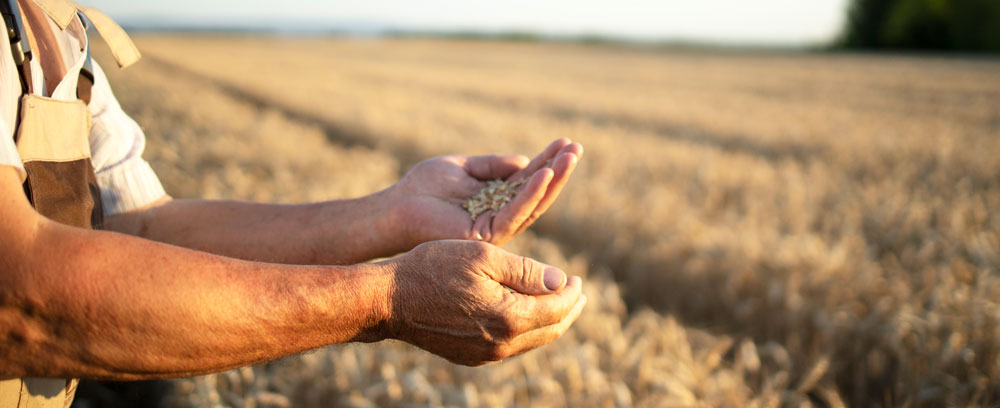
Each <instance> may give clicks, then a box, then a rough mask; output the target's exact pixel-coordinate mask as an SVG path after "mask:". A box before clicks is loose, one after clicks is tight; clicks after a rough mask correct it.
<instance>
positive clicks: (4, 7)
mask: <svg viewBox="0 0 1000 408" xmlns="http://www.w3.org/2000/svg"><path fill="white" fill-rule="evenodd" d="M0 13H2V14H3V22H4V24H6V25H7V38H8V39H10V51H11V53H12V54H14V55H13V56H14V63H15V64H17V65H18V66H21V65H24V62H25V61H28V60H30V59H31V45H30V44H29V43H28V36H27V35H26V34H25V33H24V22H22V21H21V9H20V8H19V7H18V6H17V0H0Z"/></svg>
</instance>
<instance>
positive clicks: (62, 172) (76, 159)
mask: <svg viewBox="0 0 1000 408" xmlns="http://www.w3.org/2000/svg"><path fill="white" fill-rule="evenodd" d="M30 1H34V2H35V5H36V6H37V7H38V9H40V10H42V11H44V13H45V15H46V16H47V17H48V18H51V19H52V20H53V21H54V22H55V23H56V24H57V26H59V28H61V29H64V30H65V29H66V27H67V26H68V25H69V24H71V23H73V21H74V20H73V19H74V18H77V12H80V13H83V14H84V15H85V16H86V17H87V18H88V19H89V20H90V22H91V23H93V24H94V25H95V26H96V27H97V29H98V31H99V32H100V33H101V34H102V36H104V37H105V40H106V41H107V42H108V44H109V46H111V49H112V54H113V55H114V56H115V59H116V60H117V61H118V64H119V65H121V66H122V67H124V66H127V65H130V64H131V63H134V62H135V61H136V60H138V57H139V54H138V51H137V50H135V46H134V45H132V43H131V40H130V39H129V38H128V37H127V35H125V32H124V31H123V30H122V29H121V27H118V25H117V24H115V23H114V22H112V21H111V19H110V18H108V17H107V16H105V15H104V14H103V13H101V12H99V11H97V10H94V9H92V8H89V7H82V6H77V5H75V4H74V3H72V2H70V1H66V0H30ZM25 14H26V13H22V16H23V15H25ZM35 17H37V16H35ZM81 20H82V19H81ZM35 21H38V20H37V19H36V20H35ZM81 24H82V21H81ZM84 27H85V26H84ZM27 28H28V31H29V33H30V31H31V26H30V25H29V26H28V27H27ZM34 29H35V30H39V31H40V30H47V27H43V28H39V27H37V26H36V27H34ZM83 32H84V33H85V32H86V29H85V28H83ZM38 34H39V35H50V36H51V33H38ZM28 36H29V38H31V37H34V36H33V35H31V34H29V35H28ZM32 39H33V40H35V39H34V38H32ZM37 42H38V43H40V44H41V45H42V46H43V47H45V46H46V44H45V43H44V42H42V41H40V40H39V41H37ZM82 43H83V44H84V45H83V47H84V50H83V52H84V53H85V54H84V55H85V56H86V57H85V58H81V59H80V60H79V61H77V62H76V63H75V64H74V65H73V66H70V67H68V68H67V69H66V74H67V75H65V76H63V77H62V78H61V81H60V82H59V83H58V85H57V86H56V88H55V89H54V91H53V92H52V94H53V95H55V94H60V93H61V94H65V93H66V92H67V91H69V92H72V91H73V90H75V91H76V92H75V94H76V97H77V99H75V100H64V99H55V98H51V97H46V96H42V95H38V94H35V93H34V92H32V90H31V89H30V88H31V86H30V85H29V89H28V90H27V92H25V94H24V95H22V96H21V104H20V112H19V117H18V119H19V120H18V124H17V129H16V131H15V132H14V140H15V144H16V145H17V151H18V154H19V155H20V157H21V161H22V162H23V163H24V170H25V173H27V179H26V180H25V182H24V191H25V194H26V195H27V197H28V200H29V201H30V202H31V205H32V206H33V207H34V208H35V210H36V211H38V213H39V214H41V215H43V216H45V217H47V218H49V219H52V220H54V221H57V222H60V223H63V224H66V225H70V226H74V227H79V228H88V229H90V228H93V229H100V228H101V226H102V224H103V220H104V219H103V217H104V211H103V208H102V206H101V193H100V189H99V188H98V185H97V177H96V175H95V173H94V168H93V165H92V164H91V161H90V126H91V115H90V111H89V110H88V109H87V103H88V102H89V100H90V91H91V87H92V86H93V82H92V78H93V77H92V76H89V75H88V72H87V70H86V69H85V68H84V66H85V65H88V64H89V62H90V56H89V51H90V50H89V47H90V44H89V41H86V37H85V34H84V36H83V41H82ZM31 45H32V50H34V51H38V50H39V48H38V46H37V45H36V44H35V43H32V44H31ZM51 45H52V44H51V43H49V44H48V46H51ZM0 57H9V56H0ZM36 58H38V54H36ZM74 72H78V73H79V75H72V74H74ZM39 74H40V73H33V74H32V75H39ZM27 83H29V84H30V80H28V81H27ZM60 91H61V92H60ZM77 383H78V380H76V379H61V378H15V379H6V380H0V408H64V407H69V406H70V404H71V403H72V402H73V396H74V393H75V391H76V386H77Z"/></svg>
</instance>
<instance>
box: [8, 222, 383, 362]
mask: <svg viewBox="0 0 1000 408" xmlns="http://www.w3.org/2000/svg"><path fill="white" fill-rule="evenodd" d="M31 242H34V243H37V245H28V246H26V247H24V250H25V251H23V253H12V252H10V251H11V250H10V249H8V252H6V253H5V254H4V257H5V258H6V259H5V260H3V262H2V264H3V265H2V266H3V267H4V268H6V269H7V272H5V273H4V274H0V288H2V289H0V295H2V297H0V330H2V333H3V334H4V335H3V342H2V343H3V344H2V347H0V359H2V361H3V364H0V377H4V376H51V377H87V378H111V379H141V378H156V377H170V376H187V375H194V374H199V373H207V372H214V371H220V370H224V369H227V368H232V367H237V366H241V365H246V364H250V363H254V362H259V361H263V360H268V359H273V358H277V357H280V356H283V355H287V354H292V353H296V352H300V351H303V350H307V349H311V348H315V347H319V346H323V345H326V344H331V343H339V342H345V341H351V340H374V339H373V338H372V333H373V330H374V329H375V327H377V326H378V324H379V323H380V321H381V320H382V319H383V317H384V316H385V315H386V314H387V313H388V311H386V310H384V309H385V308H386V307H387V306H386V305H387V302H388V294H387V293H386V290H387V288H388V287H390V286H389V285H390V284H391V282H389V278H388V274H387V273H385V271H384V270H382V269H381V267H380V266H377V265H361V266H356V267H301V266H300V267H294V266H278V265H272V264H263V263H252V262H246V261H239V260H235V259H229V258H223V257H219V256H214V255H210V254H205V253H199V252H195V251H191V250H187V249H183V248H177V247H173V246H169V245H164V244H159V243H155V242H151V241H146V240H142V239H137V238H133V237H128V236H125V235H121V234H115V233H109V232H94V231H85V230H80V229H74V228H69V227H65V226H62V225H58V224H55V223H53V222H51V221H47V220H42V221H41V222H39V223H38V227H37V231H36V232H35V233H34V234H33V239H32V240H31ZM14 258H19V259H16V262H12V260H13V259H14ZM376 336H377V335H376Z"/></svg>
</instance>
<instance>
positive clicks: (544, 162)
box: [105, 139, 583, 265]
mask: <svg viewBox="0 0 1000 408" xmlns="http://www.w3.org/2000/svg"><path fill="white" fill-rule="evenodd" d="M582 153H583V147H582V146H580V145H579V144H577V143H572V142H571V141H570V140H568V139H559V140H556V141H555V142H553V143H552V144H550V145H549V146H548V147H547V148H546V149H545V150H544V151H543V152H542V153H540V154H539V155H538V156H536V157H535V158H534V160H531V161H529V160H528V159H527V158H526V157H521V156H474V157H468V156H446V157H439V158H435V159H430V160H427V161H424V162H422V163H420V164H418V165H417V166H415V167H414V168H413V169H412V170H410V171H409V172H408V173H407V174H406V175H405V176H404V177H403V179H402V180H401V181H400V182H399V183H397V184H396V185H394V186H392V187H390V188H388V189H386V190H383V191H380V192H378V193H375V194H372V195H369V196H366V197H361V198H356V199H349V200H336V201H328V202H322V203H315V204H303V205H278V204H262V203H250V202H240V201H205V200H169V201H165V202H163V203H160V204H159V205H156V206H153V207H150V208H146V209H142V210H137V211H133V212H129V213H125V214H120V215H116V216H113V217H109V218H108V220H107V221H106V223H105V227H106V228H108V229H110V230H113V231H118V232H122V233H125V234H129V235H135V236H140V237H143V238H147V239H151V240H154V241H159V242H166V243H170V244H174V245H178V246H182V247H185V248H192V249H197V250H201V251H206V252H210V253H214V254H218V255H225V256H231V257H234V258H240V259H246V260H253V261H264V262H276V263H286V264H303V265H304V264H325V265H347V264H352V263H356V262H362V261H366V260H369V259H372V258H377V257H384V256H391V255H394V254H397V253H400V252H404V251H407V250H409V249H411V248H413V247H414V246H417V245H419V244H421V243H423V242H427V241H433V240H441V239H471V240H483V241H487V242H490V243H493V244H496V245H502V244H503V243H505V242H507V241H509V240H510V239H511V238H513V237H514V235H516V234H517V233H519V232H521V231H523V230H524V229H526V228H527V227H528V226H529V225H531V224H532V223H533V222H534V221H535V220H536V219H537V218H538V217H539V216H540V215H541V214H542V213H544V212H545V210H546V209H547V208H548V207H549V206H550V205H551V204H552V202H553V201H554V200H555V199H556V197H557V196H558V195H559V192H560V191H561V190H562V187H563V186H564V185H565V184H566V182H567V180H568V179H569V176H570V174H571V173H572V172H573V169H574V168H575V166H576V162H577V160H578V159H579V157H580V155H581V154H582ZM496 178H510V179H511V181H518V180H522V179H523V180H524V181H526V182H525V183H524V186H523V187H522V189H521V192H520V193H519V194H518V197H517V198H516V199H515V200H514V201H512V202H511V203H510V204H509V205H507V206H506V207H504V209H503V210H501V211H500V212H499V213H498V214H493V213H488V214H483V215H481V216H479V217H478V218H477V219H475V220H470V218H469V216H468V213H466V211H465V210H464V209H462V207H461V203H462V202H463V201H465V199H466V198H468V197H470V196H472V195H474V194H475V193H476V192H478V191H479V190H480V189H482V188H483V187H484V186H485V182H484V181H483V180H490V179H496Z"/></svg>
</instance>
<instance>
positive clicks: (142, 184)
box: [0, 17, 166, 215]
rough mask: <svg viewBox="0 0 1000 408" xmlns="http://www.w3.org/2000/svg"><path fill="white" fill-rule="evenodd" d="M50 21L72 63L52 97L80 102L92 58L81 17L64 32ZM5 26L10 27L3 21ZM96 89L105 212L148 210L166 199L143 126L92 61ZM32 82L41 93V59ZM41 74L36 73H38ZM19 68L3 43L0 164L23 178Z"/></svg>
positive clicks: (96, 149)
mask: <svg viewBox="0 0 1000 408" xmlns="http://www.w3.org/2000/svg"><path fill="white" fill-rule="evenodd" d="M48 20H49V25H50V26H51V27H52V30H53V33H54V34H55V36H56V39H57V41H58V42H59V45H60V48H61V51H62V52H63V60H64V61H66V64H67V72H66V76H65V77H63V79H62V81H61V82H60V83H59V85H58V86H57V87H56V89H55V90H54V91H53V93H52V95H43V96H49V97H51V98H55V99H61V100H76V82H77V78H78V77H79V72H80V68H81V67H82V66H83V63H84V61H85V59H86V56H87V47H89V44H88V43H87V39H86V30H85V28H84V27H83V24H82V23H81V22H80V19H79V17H76V18H74V19H73V21H72V22H71V23H70V24H69V25H68V26H67V27H66V29H65V30H60V29H59V27H58V26H57V25H56V24H55V23H54V22H53V21H51V19H48ZM0 28H3V31H0V32H6V24H5V23H4V22H3V19H0ZM93 68H94V86H93V89H92V90H91V99H90V104H89V105H88V107H89V108H90V114H91V119H92V123H93V127H92V128H91V130H90V152H91V162H92V163H93V165H94V171H95V173H96V174H97V184H98V186H99V187H100V189H101V200H102V201H103V204H104V214H105V215H113V214H118V213H122V212H126V211H129V210H133V209H136V208H140V207H143V206H146V205H148V204H150V203H152V202H154V201H156V200H158V199H160V198H162V197H164V196H165V195H166V193H165V192H164V190H163V186H162V185H161V184H160V180H159V178H157V177H156V173H154V172H153V169H152V168H151V167H149V163H147V162H146V161H145V160H143V159H142V151H143V149H144V148H145V146H146V136H145V134H143V132H142V129H141V128H140V127H139V125H138V124H136V123H135V121H134V120H132V118H131V117H129V116H128V115H127V114H126V113H125V112H124V111H122V108H121V105H119V104H118V100H117V99H115V96H114V94H113V93H112V92H111V86H110V85H109V84H108V78H107V77H106V76H105V75H104V71H103V70H101V67H100V66H99V65H98V64H97V61H93ZM32 73H33V75H32V79H33V82H34V86H33V87H32V89H34V90H35V93H36V94H39V95H42V92H43V91H42V90H44V89H45V88H46V87H45V84H44V81H45V79H44V75H42V70H41V67H40V65H39V64H38V61H37V59H36V60H34V61H32ZM34 73H37V74H34ZM18 75H19V74H18V72H17V66H16V65H15V64H14V60H13V57H12V56H11V50H10V42H9V41H6V40H0V165H7V166H13V167H14V168H16V169H17V170H18V172H19V173H20V175H21V178H22V180H23V179H24V178H25V172H24V166H23V164H22V162H21V158H20V156H19V155H18V153H17V147H16V146H15V144H14V129H13V128H12V126H13V124H14V123H16V115H17V104H18V100H19V99H20V97H21V83H20V78H19V76H18Z"/></svg>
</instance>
